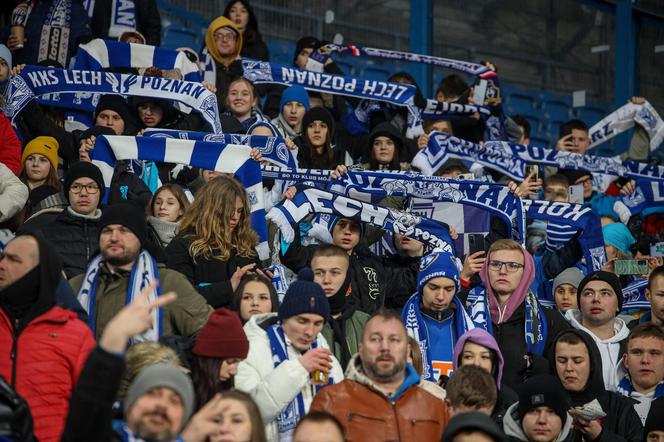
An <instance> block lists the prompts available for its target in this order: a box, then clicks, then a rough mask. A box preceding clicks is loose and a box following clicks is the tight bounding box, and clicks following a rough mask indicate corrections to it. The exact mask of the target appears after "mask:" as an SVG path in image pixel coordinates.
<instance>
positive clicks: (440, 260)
mask: <svg viewBox="0 0 664 442" xmlns="http://www.w3.org/2000/svg"><path fill="white" fill-rule="evenodd" d="M433 278H449V279H451V280H453V281H454V285H455V287H456V291H457V292H458V291H459V288H460V282H459V269H458V268H457V266H456V259H455V258H454V255H452V254H450V253H447V252H442V251H440V252H436V251H434V252H431V253H429V254H428V255H425V256H423V257H422V259H421V260H420V271H419V273H418V274H417V292H418V293H419V294H420V295H422V289H423V288H424V285H425V284H426V283H427V282H428V281H429V280H431V279H433Z"/></svg>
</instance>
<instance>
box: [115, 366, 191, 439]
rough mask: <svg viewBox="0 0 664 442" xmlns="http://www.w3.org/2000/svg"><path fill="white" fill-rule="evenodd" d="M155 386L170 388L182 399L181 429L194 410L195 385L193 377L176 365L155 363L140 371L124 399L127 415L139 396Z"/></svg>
mask: <svg viewBox="0 0 664 442" xmlns="http://www.w3.org/2000/svg"><path fill="white" fill-rule="evenodd" d="M155 388H170V389H171V390H173V391H174V392H175V393H176V394H177V395H178V396H180V399H182V403H183V405H184V415H183V416H182V426H181V427H180V430H181V429H182V428H183V427H184V425H185V424H186V423H187V421H189V418H190V417H191V414H192V413H193V411H194V387H193V385H192V383H191V379H189V377H188V376H187V375H186V374H184V373H183V372H182V370H181V369H180V368H178V367H176V366H174V365H170V364H163V363H161V364H154V365H150V366H149V367H146V368H144V369H143V370H141V372H140V373H138V375H137V376H136V377H135V378H134V381H133V382H132V383H131V385H130V386H129V390H128V391H127V396H126V397H125V400H124V414H125V416H128V415H129V411H130V410H131V406H132V405H134V402H136V400H137V399H138V398H139V397H141V396H143V395H144V394H145V393H147V392H149V391H150V390H154V389H155Z"/></svg>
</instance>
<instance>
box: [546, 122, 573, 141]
mask: <svg viewBox="0 0 664 442" xmlns="http://www.w3.org/2000/svg"><path fill="white" fill-rule="evenodd" d="M568 120H569V118H567V119H566V120H551V121H549V124H548V128H547V130H548V132H549V133H550V134H551V135H550V137H551V138H552V139H554V138H555V140H554V141H556V140H557V139H558V134H559V133H560V126H561V125H562V124H564V123H566V122H567V121H568Z"/></svg>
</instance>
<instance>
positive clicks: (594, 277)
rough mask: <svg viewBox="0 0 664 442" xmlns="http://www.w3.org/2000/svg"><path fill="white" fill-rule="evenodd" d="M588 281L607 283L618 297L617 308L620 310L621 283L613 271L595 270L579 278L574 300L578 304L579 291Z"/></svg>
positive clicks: (579, 301) (579, 299)
mask: <svg viewBox="0 0 664 442" xmlns="http://www.w3.org/2000/svg"><path fill="white" fill-rule="evenodd" d="M590 281H604V282H606V283H607V284H609V285H610V286H611V288H612V289H613V291H614V293H615V294H616V296H617V297H618V310H622V305H623V292H622V285H621V284H620V278H618V275H616V274H615V273H611V272H605V271H604V270H598V271H596V272H592V273H590V274H588V276H586V277H585V278H583V279H582V280H581V282H580V283H579V288H578V289H577V290H576V302H577V304H578V305H581V292H583V288H584V287H585V286H586V285H587V284H588V283H589V282H590Z"/></svg>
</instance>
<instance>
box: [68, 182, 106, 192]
mask: <svg viewBox="0 0 664 442" xmlns="http://www.w3.org/2000/svg"><path fill="white" fill-rule="evenodd" d="M83 188H85V193H87V194H90V195H92V194H95V193H97V192H99V186H97V185H96V184H94V183H90V184H78V183H76V184H72V185H71V187H70V188H69V191H70V192H71V193H81V191H82V190H83Z"/></svg>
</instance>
